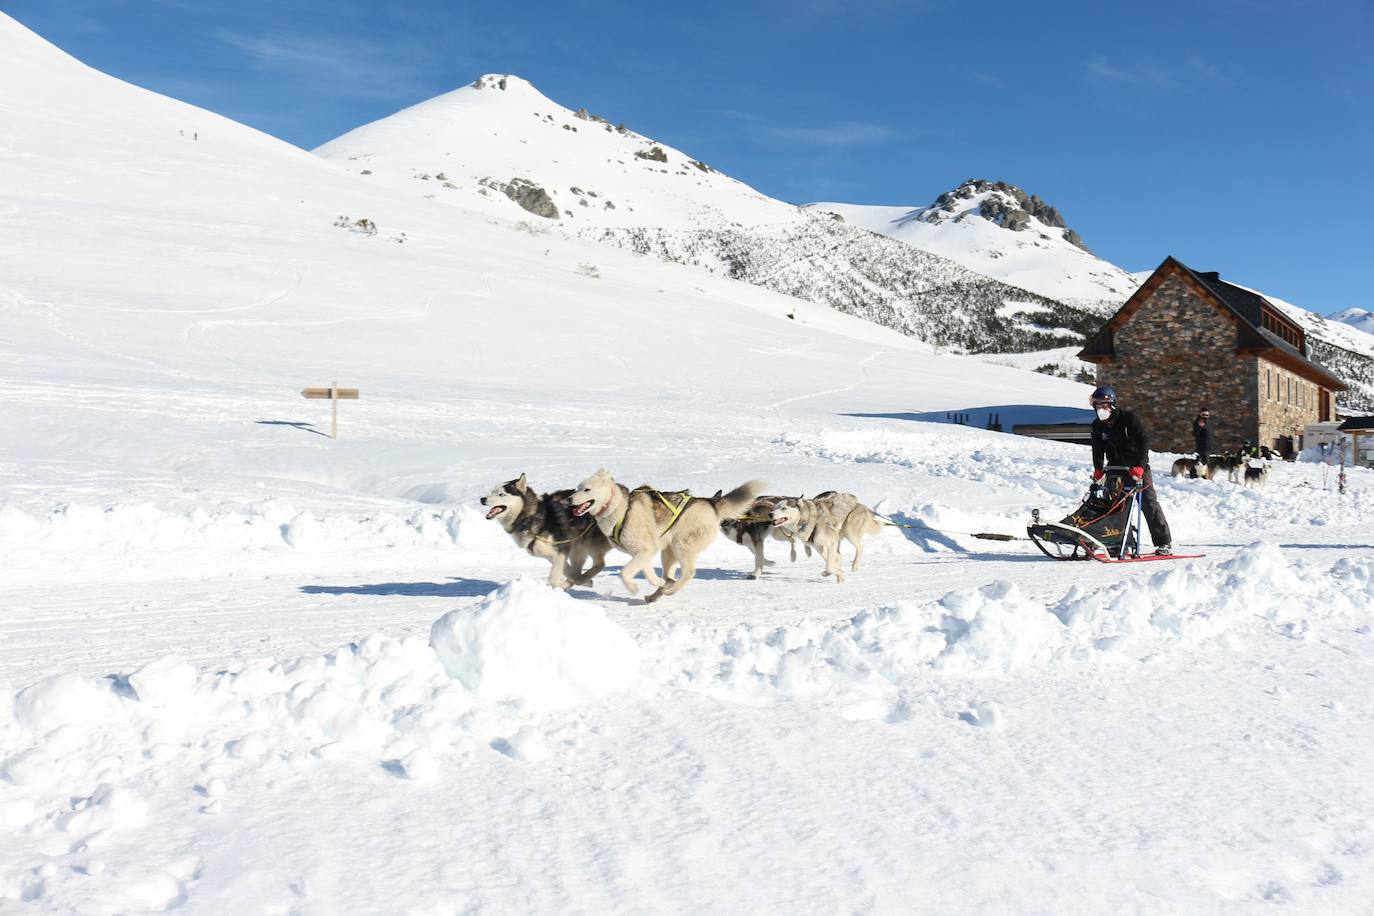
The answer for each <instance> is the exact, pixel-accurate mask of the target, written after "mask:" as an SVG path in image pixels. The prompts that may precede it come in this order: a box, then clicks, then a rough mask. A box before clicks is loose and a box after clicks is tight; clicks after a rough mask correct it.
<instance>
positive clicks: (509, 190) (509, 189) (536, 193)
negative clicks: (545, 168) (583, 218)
mask: <svg viewBox="0 0 1374 916" xmlns="http://www.w3.org/2000/svg"><path fill="white" fill-rule="evenodd" d="M478 184H480V185H483V186H484V187H488V188H491V189H492V190H493V191H500V192H501V193H502V194H504V195H506V196H507V197H509V198H510V199H511V200H513V201H515V202H516V203H517V204H519V205H520V207H521V208H522V209H524V210H528V211H529V212H530V213H533V214H534V215H535V216H542V217H544V218H545V219H558V205H557V204H555V203H554V202H553V198H551V197H549V195H548V192H546V191H545V190H544V189H543V188H541V187H539V185H537V184H535V183H534V182H532V181H530V180H529V179H528V178H512V179H511V180H510V181H497V180H496V179H494V178H483V179H482V180H481V181H479V182H478Z"/></svg>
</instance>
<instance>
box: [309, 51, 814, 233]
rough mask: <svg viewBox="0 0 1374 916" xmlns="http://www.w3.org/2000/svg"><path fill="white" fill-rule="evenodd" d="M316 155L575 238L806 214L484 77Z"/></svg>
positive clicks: (523, 89) (515, 80) (512, 79)
mask: <svg viewBox="0 0 1374 916" xmlns="http://www.w3.org/2000/svg"><path fill="white" fill-rule="evenodd" d="M315 152H316V154H318V155H320V156H323V157H325V158H326V159H331V160H333V161H335V162H338V163H339V164H341V165H343V166H344V167H345V168H347V169H348V170H349V171H352V172H355V173H357V174H360V175H365V176H367V177H368V179H369V181H372V182H376V183H378V184H384V185H388V186H390V187H394V188H397V189H400V190H402V191H407V192H409V193H412V194H415V193H418V194H422V195H423V196H425V197H429V198H434V199H440V200H444V201H448V202H456V203H458V205H459V206H462V207H464V208H466V209H473V210H481V211H484V212H490V213H494V214H496V215H501V216H505V217H507V218H510V217H511V216H512V215H518V216H521V217H526V216H531V215H532V216H534V217H538V218H540V219H547V220H549V221H551V222H557V223H560V224H563V225H565V226H566V227H568V228H569V230H570V231H576V229H577V228H578V227H580V226H583V225H591V226H644V225H653V226H664V227H672V228H677V229H681V228H691V227H711V228H719V227H724V226H755V225H762V224H769V223H779V222H798V221H800V220H801V215H800V213H799V211H798V208H797V207H795V206H793V205H791V204H785V203H783V202H781V201H777V200H773V199H772V198H769V197H765V196H764V195H762V194H760V193H759V192H758V191H755V190H754V189H752V188H750V187H748V186H747V185H745V184H743V183H741V182H739V181H736V180H735V179H733V178H730V177H728V176H726V175H723V174H721V173H720V172H717V171H716V170H715V169H713V168H711V167H710V166H709V165H707V164H706V163H704V162H700V161H697V160H695V159H692V158H691V157H689V156H688V155H686V154H685V153H682V152H680V151H678V150H676V149H673V148H672V147H671V146H666V145H664V144H661V143H657V142H655V141H653V140H651V139H650V138H648V137H644V136H641V135H640V134H637V133H635V132H634V131H632V130H630V129H628V128H627V127H625V125H623V124H620V125H613V124H612V123H611V122H610V121H609V120H607V119H605V118H602V117H600V116H598V115H595V114H592V113H590V112H588V111H587V110H586V109H585V108H583V109H579V110H578V111H575V112H574V111H572V110H570V109H567V108H564V107H563V106H561V105H558V104H557V103H555V102H553V101H551V100H549V99H548V98H546V97H545V96H544V95H543V94H542V93H540V92H539V90H537V89H535V88H534V86H532V85H530V83H529V82H527V81H525V80H523V79H521V78H520V77H518V76H513V75H509V74H488V75H486V76H482V77H479V78H478V79H477V80H475V81H474V82H473V83H472V84H470V85H468V86H464V87H462V88H461V89H455V90H454V91H452V92H449V93H445V94H444V95H441V96H437V97H436V98H432V99H430V100H428V101H425V102H421V103H420V104H418V105H413V106H411V107H410V108H406V109H404V110H402V111H399V112H397V113H396V114H393V115H390V116H389V117H386V118H382V119H381V120H379V121H374V122H372V123H371V124H365V125H363V126H362V127H359V128H356V129H355V130H351V131H349V132H348V133H346V134H344V135H343V136H341V137H338V138H336V139H334V140H331V141H329V142H328V143H325V144H324V145H322V146H320V147H319V148H317V149H316V150H315ZM516 207H519V208H521V209H523V210H524V211H527V212H526V213H522V212H521V210H520V209H516Z"/></svg>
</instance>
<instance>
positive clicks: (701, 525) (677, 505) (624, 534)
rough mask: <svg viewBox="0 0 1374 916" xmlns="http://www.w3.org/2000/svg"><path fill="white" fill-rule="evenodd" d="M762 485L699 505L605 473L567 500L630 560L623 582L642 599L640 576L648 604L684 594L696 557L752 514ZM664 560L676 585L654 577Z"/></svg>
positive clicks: (751, 483) (752, 484) (683, 496)
mask: <svg viewBox="0 0 1374 916" xmlns="http://www.w3.org/2000/svg"><path fill="white" fill-rule="evenodd" d="M763 487H764V484H763V482H762V481H759V480H751V481H749V482H748V483H745V484H741V485H740V486H738V487H736V488H735V489H733V490H731V491H730V492H729V493H726V494H725V495H723V496H710V497H706V498H703V499H698V498H696V497H693V496H691V495H690V494H688V493H687V492H686V491H682V492H677V493H668V492H661V491H659V490H654V489H652V488H650V487H638V488H636V489H634V490H631V489H629V488H628V487H625V486H622V485H621V484H618V483H616V482H615V479H614V478H613V477H611V474H610V472H609V471H607V470H606V469H605V468H601V469H600V470H598V471H597V472H596V473H595V474H593V475H592V476H590V477H588V478H587V479H586V480H584V481H582V483H580V484H578V486H577V489H576V490H574V491H573V494H572V496H571V497H570V498H569V500H568V501H569V503H570V504H571V505H572V511H573V515H586V514H588V513H590V514H591V516H592V517H593V518H595V519H596V524H597V526H598V527H599V528H600V529H601V531H602V533H603V534H605V535H606V537H607V538H608V539H610V542H611V543H612V544H614V545H615V546H616V547H619V548H620V549H621V550H623V551H625V553H628V554H629V555H630V559H629V561H628V562H627V563H626V564H625V565H624V567H623V568H622V569H621V570H620V581H621V582H624V583H625V589H626V590H627V591H628V592H629V593H630V594H631V595H638V594H639V588H638V587H637V586H636V585H635V584H634V577H635V576H637V575H639V574H640V573H641V572H642V573H644V578H645V579H646V580H647V581H648V582H649V584H650V585H652V586H654V588H655V589H657V591H655V592H654V593H653V594H652V595H650V596H649V597H648V598H646V599H644V600H645V601H657V600H658V599H659V598H661V597H663V596H664V595H671V594H674V593H676V592H678V591H681V590H682V588H683V586H685V585H686V584H687V583H688V582H691V581H692V577H693V576H695V575H696V571H697V555H698V554H700V553H701V552H702V550H704V549H705V548H706V546H707V545H708V544H710V543H711V541H712V540H714V539H715V537H716V535H717V533H718V532H719V529H720V523H721V521H722V520H723V519H731V518H739V517H740V516H741V515H744V514H745V513H746V512H748V511H749V507H750V506H751V505H753V502H754V497H755V496H757V495H758V494H759V493H760V492H761V491H762V490H763ZM660 553H661V554H662V555H663V556H662V560H663V571H664V574H665V575H666V574H667V573H669V572H672V571H674V570H675V569H676V568H677V567H678V566H679V565H680V566H681V567H682V574H681V575H680V576H678V577H677V579H664V578H663V577H660V576H659V575H658V574H657V573H655V572H654V566H653V564H654V557H655V556H656V555H658V554H660Z"/></svg>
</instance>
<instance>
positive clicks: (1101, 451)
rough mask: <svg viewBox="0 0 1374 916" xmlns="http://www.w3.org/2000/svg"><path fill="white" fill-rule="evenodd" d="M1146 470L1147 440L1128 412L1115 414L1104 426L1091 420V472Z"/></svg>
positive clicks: (1100, 422) (1148, 459) (1143, 431)
mask: <svg viewBox="0 0 1374 916" xmlns="http://www.w3.org/2000/svg"><path fill="white" fill-rule="evenodd" d="M1108 464H1110V465H1118V466H1121V467H1128V468H1136V467H1140V468H1147V467H1149V466H1150V440H1149V438H1148V437H1147V436H1146V435H1145V427H1143V426H1141V425H1140V419H1139V418H1138V417H1137V416H1136V415H1135V414H1133V413H1131V412H1130V411H1129V410H1115V411H1113V412H1112V418H1111V419H1110V420H1108V421H1106V422H1103V421H1102V420H1097V419H1094V420H1093V468H1101V467H1103V466H1104V465H1108Z"/></svg>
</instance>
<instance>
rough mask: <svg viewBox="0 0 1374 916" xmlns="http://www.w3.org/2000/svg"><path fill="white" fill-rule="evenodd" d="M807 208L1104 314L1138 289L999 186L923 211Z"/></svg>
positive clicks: (1029, 197)
mask: <svg viewBox="0 0 1374 916" xmlns="http://www.w3.org/2000/svg"><path fill="white" fill-rule="evenodd" d="M809 209H811V210H816V211H822V212H828V213H837V214H839V215H840V216H842V217H844V219H845V221H846V222H848V223H850V224H852V225H855V226H859V227H861V228H864V229H869V230H871V231H873V232H877V233H880V234H882V235H886V236H889V237H891V238H894V239H898V240H900V241H903V242H906V243H907V244H909V245H913V246H915V247H917V248H920V249H922V250H924V251H930V252H934V253H935V254H939V255H943V256H944V257H946V258H949V259H950V260H952V261H956V262H958V263H959V264H962V265H963V266H964V267H967V268H968V269H970V270H973V271H976V272H977V273H980V274H983V275H984V276H988V277H992V278H994V279H997V280H1001V281H1002V282H1003V283H1008V284H1011V285H1012V286H1019V287H1022V288H1024V289H1028V290H1032V291H1034V292H1036V293H1038V294H1040V295H1042V296H1046V297H1048V298H1051V299H1056V300H1058V301H1060V302H1065V303H1069V304H1074V305H1080V306H1087V307H1090V308H1093V309H1095V310H1097V311H1100V312H1104V313H1107V314H1110V312H1111V311H1112V310H1114V309H1115V308H1117V307H1118V306H1119V305H1120V304H1121V303H1122V302H1124V301H1125V300H1126V299H1127V298H1128V297H1129V296H1130V295H1131V293H1133V292H1135V290H1136V287H1138V286H1139V285H1140V281H1139V280H1137V279H1136V278H1135V277H1133V276H1132V275H1131V274H1129V273H1127V272H1126V271H1124V270H1122V269H1121V268H1120V267H1117V266H1116V265H1115V264H1112V263H1110V262H1108V261H1104V260H1102V259H1101V258H1098V257H1096V256H1095V255H1093V253H1092V252H1091V251H1089V250H1088V247H1087V245H1086V244H1085V243H1084V242H1083V239H1082V238H1081V237H1080V236H1079V235H1078V233H1077V232H1075V231H1074V230H1072V229H1069V228H1068V227H1067V226H1065V225H1064V219H1063V217H1061V216H1060V214H1059V211H1058V210H1056V209H1055V208H1054V207H1052V206H1050V205H1049V204H1047V203H1045V202H1044V201H1042V200H1041V199H1040V198H1039V197H1037V196H1035V195H1033V194H1027V193H1026V192H1025V191H1022V190H1021V189H1020V188H1018V187H1016V186H1015V185H1010V184H1007V183H1006V182H1002V181H986V180H983V179H969V180H968V181H965V182H964V183H963V184H961V185H959V186H958V187H956V188H954V189H952V190H949V191H945V192H944V193H943V194H941V195H940V196H939V197H937V198H936V199H935V202H934V203H932V204H930V205H929V206H926V207H878V206H862V205H857V204H840V203H819V204H811V205H810V206H809Z"/></svg>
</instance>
